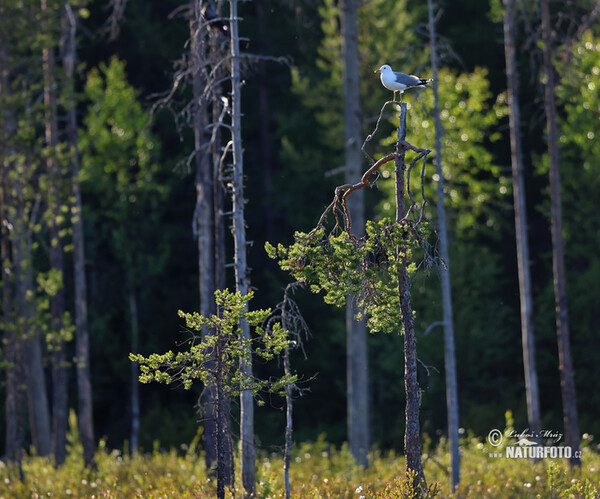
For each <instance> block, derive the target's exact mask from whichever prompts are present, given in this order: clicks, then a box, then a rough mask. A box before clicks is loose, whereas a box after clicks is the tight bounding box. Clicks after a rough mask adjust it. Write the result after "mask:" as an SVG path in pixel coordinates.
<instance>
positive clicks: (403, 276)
mask: <svg viewBox="0 0 600 499" xmlns="http://www.w3.org/2000/svg"><path fill="white" fill-rule="evenodd" d="M406 109H407V105H406V104H404V103H402V104H400V127H399V128H398V142H397V143H396V153H397V156H396V159H395V164H396V169H395V174H396V223H397V224H399V223H401V221H402V220H403V219H404V216H405V213H406V200H405V194H404V190H405V178H404V176H405V172H406V164H405V159H404V158H405V153H406V149H405V148H404V145H403V142H404V141H405V140H406ZM404 251H405V250H404V249H403V248H401V247H398V248H397V252H398V258H402V260H403V265H402V268H401V269H400V271H399V273H398V297H399V299H400V310H401V312H402V325H403V327H404V388H405V392H406V429H405V433H404V454H405V456H406V470H407V472H408V471H411V472H412V473H414V474H415V476H414V481H413V486H414V490H415V491H417V493H419V492H418V491H421V490H423V487H424V485H425V475H424V473H423V465H422V464H421V438H420V435H419V434H420V423H419V406H420V404H421V389H420V387H419V381H418V379H417V337H416V335H415V325H414V319H413V308H412V302H411V296H410V283H409V280H408V271H407V269H406V259H405V257H403V256H401V253H404Z"/></svg>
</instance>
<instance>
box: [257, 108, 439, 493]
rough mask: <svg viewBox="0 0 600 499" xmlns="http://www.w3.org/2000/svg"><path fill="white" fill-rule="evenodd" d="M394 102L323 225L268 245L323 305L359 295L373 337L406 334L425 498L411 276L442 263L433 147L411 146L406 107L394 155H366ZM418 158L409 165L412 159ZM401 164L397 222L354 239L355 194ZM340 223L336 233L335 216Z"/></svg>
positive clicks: (418, 485)
mask: <svg viewBox="0 0 600 499" xmlns="http://www.w3.org/2000/svg"><path fill="white" fill-rule="evenodd" d="M390 103H392V101H388V102H386V103H385V104H384V106H383V107H382V109H381V113H380V116H379V119H378V121H377V125H376V127H375V131H374V132H373V133H371V134H370V135H369V136H368V137H367V139H366V140H365V142H364V144H363V147H362V151H363V153H364V154H365V155H366V156H367V157H368V159H369V162H370V167H369V168H368V169H367V171H366V172H365V173H364V174H363V176H362V177H361V179H360V180H359V181H358V182H356V183H354V184H344V185H341V186H339V187H337V188H336V189H335V192H334V197H333V201H332V202H331V203H330V204H329V206H328V207H327V208H326V209H325V211H324V212H323V214H322V215H321V217H320V219H319V221H318V223H317V225H316V227H315V228H314V229H313V230H311V231H310V232H309V233H307V234H305V233H299V232H297V233H296V235H295V243H294V244H293V245H291V246H290V247H285V246H283V245H281V244H279V245H278V247H277V248H275V247H273V246H271V245H269V244H267V245H266V249H267V252H268V254H269V255H270V256H271V257H272V258H278V259H279V265H280V266H281V268H282V269H283V270H288V271H290V272H291V273H292V275H293V276H294V277H295V278H296V279H297V280H298V281H300V282H302V283H310V285H311V287H310V289H311V291H314V292H320V291H323V292H324V300H325V301H326V302H327V303H330V304H334V305H337V306H345V304H346V297H347V295H348V293H352V294H353V295H355V296H356V301H357V304H358V306H359V308H360V309H361V315H364V316H367V317H368V319H367V324H368V326H369V328H370V329H371V331H389V332H392V331H395V332H399V330H400V331H402V332H403V333H404V336H405V340H404V344H405V348H404V350H405V373H404V378H405V389H406V435H405V453H406V467H407V472H408V473H409V475H410V477H411V478H410V479H411V482H412V484H413V487H414V490H415V493H416V494H423V493H425V492H426V490H427V488H426V484H425V479H424V475H423V467H422V464H421V444H420V437H419V432H420V424H419V405H420V389H419V384H418V380H417V352H416V337H415V330H414V319H413V309H412V304H411V297H410V276H411V275H412V273H413V272H415V271H417V270H418V269H419V268H421V267H423V266H426V265H432V264H433V262H434V260H435V258H434V255H433V252H434V250H433V249H432V248H433V246H432V245H431V244H430V243H429V241H428V237H429V234H430V228H429V224H428V223H427V220H426V219H425V218H424V210H425V205H426V199H425V196H424V183H425V166H426V161H427V156H428V154H429V152H430V151H429V150H428V149H420V148H417V147H414V146H412V145H411V144H409V143H408V142H407V141H406V140H405V139H406V104H400V103H396V104H400V106H401V115H400V116H401V117H400V123H401V125H400V128H399V129H398V140H397V143H396V149H395V151H394V152H392V153H390V154H387V155H386V156H384V157H382V158H381V159H379V160H377V161H375V160H374V159H373V158H372V157H371V156H370V155H368V154H367V153H366V151H365V145H366V144H367V142H369V141H370V140H371V139H372V138H373V137H374V135H375V133H376V132H377V130H378V128H379V123H380V121H381V119H382V116H383V113H384V110H385V108H386V106H387V105H388V104H390ZM407 151H410V153H411V155H414V157H413V158H412V160H411V161H410V162H409V163H408V164H407V162H406V153H407ZM420 161H422V166H421V168H420V183H421V191H420V193H416V192H415V191H414V188H413V187H412V186H411V180H412V181H414V180H415V174H416V171H417V170H416V168H417V164H418V163H419V162H420ZM390 162H394V164H395V166H396V169H395V173H396V184H395V186H396V218H395V220H393V221H391V222H390V221H389V220H387V219H386V220H382V221H380V222H372V221H367V223H366V228H365V229H366V231H365V235H364V236H361V237H357V236H356V235H355V234H354V233H353V219H352V216H351V213H350V210H349V207H348V198H349V196H350V195H352V194H353V193H355V192H356V191H358V190H359V189H363V188H364V187H367V186H370V185H372V184H373V183H374V182H375V181H376V180H377V178H378V176H379V171H380V169H381V168H382V167H383V166H384V165H386V164H387V163H390ZM329 216H332V217H333V222H334V224H333V227H332V228H330V227H331V224H328V217H329ZM415 250H418V251H421V250H422V253H423V258H422V259H420V261H419V262H413V261H412V260H411V258H412V254H413V251H415Z"/></svg>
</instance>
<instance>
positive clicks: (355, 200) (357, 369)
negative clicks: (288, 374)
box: [341, 0, 370, 466]
mask: <svg viewBox="0 0 600 499" xmlns="http://www.w3.org/2000/svg"><path fill="white" fill-rule="evenodd" d="M357 3H358V2H357V1H356V0H343V2H342V17H341V20H342V33H343V38H342V39H343V79H344V151H345V157H346V182H348V183H350V184H353V183H355V182H356V181H358V179H359V178H360V175H361V163H362V161H361V160H362V155H361V152H360V142H361V109H360V80H359V74H358V66H359V64H358V63H359V51H358V14H357ZM348 210H349V212H350V213H351V216H352V219H353V220H354V222H355V224H356V230H357V231H359V232H357V233H358V235H360V236H362V235H363V234H364V230H363V226H364V195H363V191H362V190H360V191H357V192H356V194H355V195H354V196H352V198H350V199H349V201H348ZM355 315H356V312H355V307H354V300H353V299H352V297H351V296H350V297H349V298H348V304H347V306H346V335H347V350H346V380H347V393H348V397H347V407H348V415H347V418H348V444H349V446H350V452H352V455H353V456H354V459H355V460H356V462H357V463H358V464H360V465H361V466H367V465H368V464H369V446H370V444H369V403H368V401H369V376H368V355H367V353H368V350H367V326H366V323H365V321H364V319H361V320H356V318H355Z"/></svg>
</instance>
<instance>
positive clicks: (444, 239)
mask: <svg viewBox="0 0 600 499" xmlns="http://www.w3.org/2000/svg"><path fill="white" fill-rule="evenodd" d="M427 10H428V14H429V40H430V44H431V69H432V77H433V84H432V86H433V98H434V108H433V115H434V119H435V157H436V160H435V163H436V172H437V175H438V182H437V215H438V219H437V230H438V235H439V238H440V257H441V259H442V261H443V262H444V266H443V268H441V269H440V281H441V284H442V307H443V318H444V320H443V326H444V366H445V374H446V412H447V414H448V441H449V443H450V463H451V467H452V492H454V490H455V489H456V486H457V485H458V482H459V481H460V454H459V449H458V427H459V424H458V386H457V381H456V378H457V376H456V354H455V348H454V318H453V312H452V286H451V282H450V251H449V243H448V228H447V226H446V201H445V194H444V172H443V168H442V164H443V163H442V134H443V129H442V123H441V120H440V105H439V96H438V75H437V65H438V58H437V40H436V33H435V16H434V12H433V1H432V0H427Z"/></svg>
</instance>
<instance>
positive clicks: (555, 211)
mask: <svg viewBox="0 0 600 499" xmlns="http://www.w3.org/2000/svg"><path fill="white" fill-rule="evenodd" d="M541 10H542V41H543V44H544V61H543V64H544V72H545V76H546V83H545V86H544V107H545V111H546V123H547V128H548V156H549V159H550V209H551V218H552V220H551V229H552V270H553V274H554V300H555V306H556V332H557V337H558V358H559V371H560V386H561V393H562V402H563V419H564V425H565V434H566V440H567V445H568V446H569V447H571V451H572V457H571V459H570V462H571V465H572V466H579V465H581V459H580V458H578V457H576V456H577V455H578V451H579V441H580V437H579V423H578V420H577V397H576V393H575V378H574V375H573V362H572V359H571V341H570V332H569V316H568V309H567V282H566V273H565V255H564V241H563V232H562V231H563V223H562V202H561V194H560V168H559V159H560V158H559V153H558V123H557V122H556V93H555V87H556V83H555V77H554V66H553V64H552V46H553V40H552V31H551V29H552V28H551V24H550V6H549V0H542V3H541Z"/></svg>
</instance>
